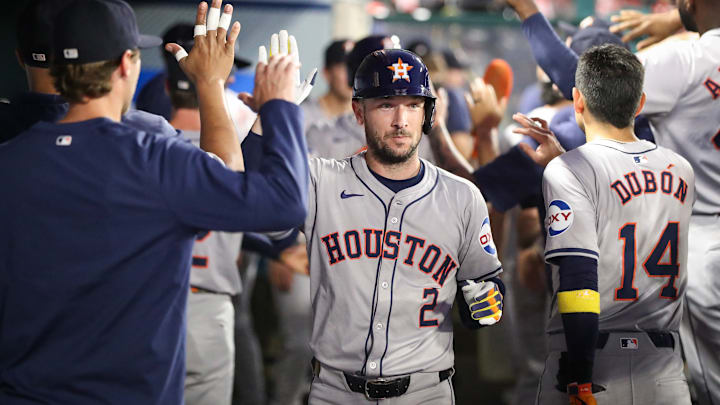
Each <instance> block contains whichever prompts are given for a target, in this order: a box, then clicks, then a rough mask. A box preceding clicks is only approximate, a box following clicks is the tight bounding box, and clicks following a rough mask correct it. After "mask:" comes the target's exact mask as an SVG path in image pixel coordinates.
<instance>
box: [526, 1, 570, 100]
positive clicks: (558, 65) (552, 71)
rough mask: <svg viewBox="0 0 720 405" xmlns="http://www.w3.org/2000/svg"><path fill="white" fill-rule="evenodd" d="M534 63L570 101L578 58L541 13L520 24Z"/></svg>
mask: <svg viewBox="0 0 720 405" xmlns="http://www.w3.org/2000/svg"><path fill="white" fill-rule="evenodd" d="M522 29H523V33H524V34H525V38H527V40H528V41H529V42H530V49H532V53H533V56H534V57H535V61H537V64H538V65H540V67H541V68H542V70H543V71H545V73H546V74H547V75H548V77H550V80H552V81H553V83H555V84H556V85H557V86H558V88H559V89H560V91H561V92H562V94H563V96H565V98H566V99H568V100H572V89H573V87H575V70H576V69H577V64H578V56H577V54H576V53H575V52H573V50H572V49H570V48H568V47H567V46H565V43H563V41H562V40H561V39H560V37H558V36H557V34H556V33H555V30H553V28H552V26H551V25H550V22H549V21H548V20H547V18H545V16H544V15H543V14H542V13H535V14H533V15H531V16H530V17H528V18H527V19H526V20H525V21H523V23H522Z"/></svg>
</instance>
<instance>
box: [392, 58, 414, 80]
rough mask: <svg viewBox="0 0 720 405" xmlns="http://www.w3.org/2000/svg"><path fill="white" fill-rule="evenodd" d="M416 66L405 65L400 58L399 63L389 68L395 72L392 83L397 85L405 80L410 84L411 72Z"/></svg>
mask: <svg viewBox="0 0 720 405" xmlns="http://www.w3.org/2000/svg"><path fill="white" fill-rule="evenodd" d="M413 67H414V66H412V65H409V64H407V63H404V62H403V61H402V59H401V58H398V60H397V63H393V64H392V65H390V66H388V67H387V68H388V69H390V70H392V71H393V72H395V74H394V75H393V80H392V82H393V83H395V82H396V81H398V80H400V79H405V80H406V81H407V82H408V83H409V82H410V74H409V73H408V72H410V71H411V70H412V68H413Z"/></svg>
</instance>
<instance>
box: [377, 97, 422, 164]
mask: <svg viewBox="0 0 720 405" xmlns="http://www.w3.org/2000/svg"><path fill="white" fill-rule="evenodd" d="M424 104H425V100H424V99H423V98H422V97H408V96H398V97H388V98H379V99H370V100H367V101H366V102H365V104H364V121H365V137H366V138H367V146H368V151H369V152H370V153H372V154H373V155H374V156H375V157H376V158H378V159H379V160H380V161H381V162H383V163H386V164H397V163H403V162H405V161H407V160H408V159H410V158H411V157H412V156H414V155H415V153H416V151H417V147H418V144H419V143H420V137H421V136H422V124H423V120H424V118H425V109H424Z"/></svg>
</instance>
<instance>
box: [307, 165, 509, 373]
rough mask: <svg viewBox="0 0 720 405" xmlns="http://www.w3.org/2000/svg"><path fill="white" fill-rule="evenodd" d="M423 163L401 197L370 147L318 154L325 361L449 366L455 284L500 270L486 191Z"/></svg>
mask: <svg viewBox="0 0 720 405" xmlns="http://www.w3.org/2000/svg"><path fill="white" fill-rule="evenodd" d="M424 164H425V174H424V176H423V178H422V180H421V181H420V182H419V183H418V184H416V185H415V186H412V187H409V188H407V189H404V190H401V191H400V192H398V193H397V194H395V193H393V192H392V191H391V190H389V189H388V188H386V187H385V186H384V185H383V184H382V183H381V182H380V181H378V180H377V179H376V178H375V176H374V175H373V174H372V173H371V172H370V170H369V169H368V166H367V164H366V161H365V154H364V153H360V154H358V155H355V156H353V157H350V158H347V159H344V160H326V159H311V161H310V173H311V187H310V193H309V194H310V201H309V208H308V211H309V213H308V216H307V220H306V223H305V227H304V232H305V234H306V236H307V240H308V255H309V259H310V279H311V280H310V284H311V292H312V305H313V310H314V317H313V333H312V338H311V347H312V349H313V353H314V354H315V357H316V358H317V359H318V360H319V361H320V362H321V363H323V364H325V365H327V366H330V367H332V368H335V369H338V370H343V371H346V372H356V371H361V372H364V373H365V374H366V375H368V376H381V375H382V376H393V375H400V374H409V373H415V372H422V371H424V372H435V371H441V370H444V369H447V368H449V367H451V366H452V365H453V363H454V355H453V348H452V319H451V317H450V309H451V308H452V305H453V301H454V298H455V292H456V289H457V284H456V283H457V281H458V280H467V279H478V278H479V279H483V280H484V279H488V278H491V277H494V276H496V275H498V274H499V273H500V272H501V271H502V269H501V267H500V262H499V261H498V258H497V255H496V250H495V246H494V244H493V240H492V234H491V232H490V222H489V219H488V211H487V207H486V205H485V201H484V199H483V197H482V195H481V194H480V192H479V191H478V189H477V188H476V187H475V186H474V185H473V184H471V183H470V182H467V181H465V180H463V179H460V178H459V177H456V176H454V175H452V174H450V173H448V172H445V171H443V170H441V169H438V168H437V167H435V166H433V165H432V164H431V163H429V162H427V161H424Z"/></svg>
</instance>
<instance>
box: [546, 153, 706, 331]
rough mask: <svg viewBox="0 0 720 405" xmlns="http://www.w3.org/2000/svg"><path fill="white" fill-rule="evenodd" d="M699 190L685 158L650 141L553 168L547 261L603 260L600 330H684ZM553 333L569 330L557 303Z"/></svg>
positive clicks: (576, 157) (568, 158)
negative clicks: (693, 212) (682, 321)
mask: <svg viewBox="0 0 720 405" xmlns="http://www.w3.org/2000/svg"><path fill="white" fill-rule="evenodd" d="M694 185H695V177H694V174H693V170H692V168H691V167H690V164H689V163H688V162H687V161H686V160H685V159H684V158H682V157H681V156H680V155H678V154H676V153H674V152H672V151H670V150H669V149H665V148H662V147H657V146H655V145H654V144H652V143H649V142H646V141H638V142H632V143H620V142H615V141H610V140H596V141H593V142H590V143H587V144H585V145H583V146H581V147H579V148H577V149H575V150H572V151H570V152H568V153H565V154H563V155H562V156H560V157H558V158H556V159H554V160H553V161H552V162H550V164H549V165H548V167H547V169H546V170H545V174H544V181H543V194H544V195H545V205H546V207H547V208H548V211H547V216H546V223H545V225H546V229H547V231H548V236H547V242H546V249H545V259H546V260H550V259H552V258H554V257H558V256H566V255H580V256H587V257H591V258H595V259H598V291H599V293H600V329H601V330H608V331H609V330H624V331H632V330H642V331H653V330H655V331H658V330H659V331H677V330H678V328H679V326H680V319H681V316H682V305H681V304H682V299H681V298H682V296H683V294H684V290H685V284H686V280H687V251H688V245H687V240H688V239H687V238H688V225H689V223H690V214H691V210H692V205H693V202H694V199H695V186H694ZM558 285H559V276H558V272H557V267H556V266H553V287H554V291H555V294H557V289H558ZM548 330H549V332H550V333H554V332H559V331H561V330H562V320H561V317H560V314H559V313H558V309H557V302H556V301H555V300H554V301H553V306H552V315H551V321H550V324H549V326H548Z"/></svg>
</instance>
